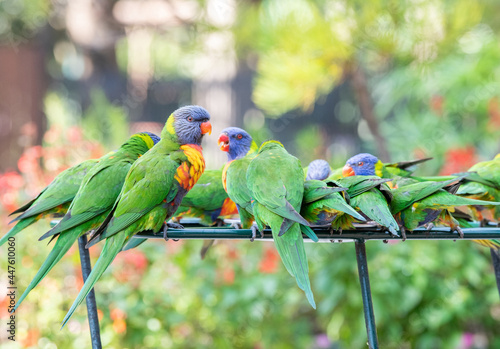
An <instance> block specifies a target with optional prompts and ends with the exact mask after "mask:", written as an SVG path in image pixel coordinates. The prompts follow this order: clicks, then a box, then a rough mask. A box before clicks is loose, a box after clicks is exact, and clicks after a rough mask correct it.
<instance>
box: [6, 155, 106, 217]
mask: <svg viewBox="0 0 500 349" xmlns="http://www.w3.org/2000/svg"><path fill="white" fill-rule="evenodd" d="M98 162H99V160H87V161H84V162H82V163H80V164H79V165H76V166H73V167H70V168H68V169H67V170H65V171H63V172H61V173H60V174H59V175H57V177H56V178H54V180H53V181H52V182H51V183H50V184H49V185H48V186H47V187H46V188H45V189H43V190H42V192H41V193H40V194H39V195H38V197H37V198H36V199H35V200H33V201H31V202H30V203H28V204H26V205H25V206H23V207H21V208H19V209H17V210H16V211H14V212H12V213H16V212H21V210H25V212H24V213H23V214H22V215H20V216H18V217H17V218H16V219H14V221H17V220H20V219H24V218H28V217H33V216H37V215H39V214H41V213H43V212H45V211H48V210H50V209H53V208H54V207H57V206H59V205H62V204H64V203H66V202H69V201H71V200H73V198H74V197H75V195H76V193H77V192H78V188H80V185H81V184H82V181H83V179H84V178H85V176H86V174H87V173H88V172H89V171H91V169H92V168H93V167H94V166H95V165H96V164H97V163H98ZM28 205H29V208H28Z"/></svg>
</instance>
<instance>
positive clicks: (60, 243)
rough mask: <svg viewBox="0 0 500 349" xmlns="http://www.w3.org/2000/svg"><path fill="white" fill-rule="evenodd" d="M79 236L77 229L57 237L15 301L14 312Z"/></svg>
mask: <svg viewBox="0 0 500 349" xmlns="http://www.w3.org/2000/svg"><path fill="white" fill-rule="evenodd" d="M79 236H80V233H79V230H78V229H72V230H69V231H66V232H64V233H63V234H62V235H60V236H59V238H58V239H57V241H56V243H55V245H54V247H53V248H52V251H50V253H49V255H48V256H47V258H46V259H45V261H44V262H43V264H42V266H41V267H40V269H39V270H38V272H37V273H36V275H35V277H34V278H33V280H31V282H30V284H29V285H28V287H27V288H26V290H25V291H24V293H23V294H22V295H21V297H20V298H19V300H18V301H17V304H16V307H15V308H14V310H15V309H17V307H19V305H20V304H21V302H22V301H23V300H24V299H25V298H26V297H27V296H28V294H29V293H30V292H31V291H32V290H33V289H34V288H35V287H36V286H37V285H38V284H39V283H40V281H42V280H43V278H44V277H45V276H47V274H48V273H49V272H50V271H51V270H52V268H53V267H54V266H55V265H56V264H57V262H59V261H60V260H61V258H62V257H63V256H64V255H65V254H66V252H68V250H69V249H70V248H71V246H73V243H74V242H75V241H76V240H77V239H78V237H79Z"/></svg>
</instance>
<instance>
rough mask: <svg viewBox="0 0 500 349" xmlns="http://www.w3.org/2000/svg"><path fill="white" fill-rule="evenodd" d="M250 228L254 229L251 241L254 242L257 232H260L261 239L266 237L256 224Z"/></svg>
mask: <svg viewBox="0 0 500 349" xmlns="http://www.w3.org/2000/svg"><path fill="white" fill-rule="evenodd" d="M250 229H251V230H252V238H251V239H250V241H251V242H254V240H255V239H256V238H257V232H259V235H260V238H261V239H263V238H264V233H263V232H261V231H259V228H257V226H256V225H252V226H251V227H250Z"/></svg>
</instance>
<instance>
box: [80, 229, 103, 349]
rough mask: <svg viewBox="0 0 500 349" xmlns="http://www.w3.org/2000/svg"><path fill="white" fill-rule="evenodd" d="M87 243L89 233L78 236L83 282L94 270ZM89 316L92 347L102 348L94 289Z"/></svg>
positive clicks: (87, 300) (90, 298)
mask: <svg viewBox="0 0 500 349" xmlns="http://www.w3.org/2000/svg"><path fill="white" fill-rule="evenodd" d="M85 245H87V235H83V236H80V237H79V238H78V250H79V252H80V264H81V265H82V276H83V282H85V281H86V280H87V278H88V277H89V274H90V272H91V270H92V267H91V265H90V255H89V250H88V249H87V248H85ZM86 304H87V317H88V319H89V327H90V338H91V340H92V349H102V344H101V330H100V328H99V317H98V315H97V304H96V301H95V293H94V289H92V291H90V293H89V294H88V295H87V299H86Z"/></svg>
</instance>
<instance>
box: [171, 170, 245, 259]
mask: <svg viewBox="0 0 500 349" xmlns="http://www.w3.org/2000/svg"><path fill="white" fill-rule="evenodd" d="M237 214H238V209H237V208H236V204H235V203H234V202H233V201H232V200H231V199H230V198H229V197H228V196H227V193H226V191H225V190H224V186H223V184H222V170H207V171H205V172H204V173H203V174H202V175H201V177H200V179H199V180H198V182H196V184H195V185H194V187H193V188H192V189H191V190H190V191H189V192H188V193H187V194H186V196H184V199H182V202H181V205H180V206H179V208H178V209H177V211H176V212H175V214H174V218H173V220H174V221H179V220H180V219H181V218H182V217H196V218H200V219H201V221H200V223H201V224H203V225H208V226H211V225H215V224H216V225H218V226H222V225H223V224H224V218H229V217H231V216H234V215H237ZM213 243H214V240H205V241H204V242H203V247H202V249H201V258H202V259H203V258H204V257H205V254H206V253H207V251H208V249H209V248H210V247H211V246H212V245H213Z"/></svg>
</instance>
